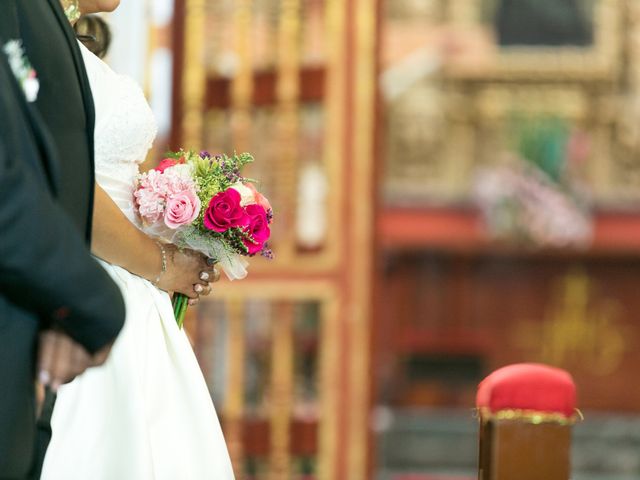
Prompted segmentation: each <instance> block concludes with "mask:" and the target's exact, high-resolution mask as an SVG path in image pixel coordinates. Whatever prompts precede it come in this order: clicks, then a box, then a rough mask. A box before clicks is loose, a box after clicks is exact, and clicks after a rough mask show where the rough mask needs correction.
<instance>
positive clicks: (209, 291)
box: [200, 284, 211, 297]
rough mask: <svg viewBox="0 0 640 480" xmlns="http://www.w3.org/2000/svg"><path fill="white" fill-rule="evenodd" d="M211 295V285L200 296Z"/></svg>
mask: <svg viewBox="0 0 640 480" xmlns="http://www.w3.org/2000/svg"><path fill="white" fill-rule="evenodd" d="M210 293H211V285H209V284H208V285H207V286H205V287H204V288H203V290H202V292H200V296H201V297H206V296H207V295H209V294H210Z"/></svg>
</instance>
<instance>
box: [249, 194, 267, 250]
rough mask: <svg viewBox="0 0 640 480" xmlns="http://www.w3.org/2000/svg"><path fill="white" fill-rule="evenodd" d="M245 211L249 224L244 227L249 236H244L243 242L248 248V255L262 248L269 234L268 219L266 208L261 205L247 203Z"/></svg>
mask: <svg viewBox="0 0 640 480" xmlns="http://www.w3.org/2000/svg"><path fill="white" fill-rule="evenodd" d="M245 211H246V212H247V216H248V217H249V224H248V225H247V227H246V229H245V231H246V232H247V233H248V235H249V238H245V239H244V240H243V242H244V244H245V246H246V247H247V249H248V250H249V255H254V254H256V253H258V252H259V251H260V250H262V249H263V248H264V244H265V243H266V242H267V240H269V237H270V236H271V230H270V229H269V220H268V217H267V212H266V210H265V209H264V207H263V206H261V205H257V204H254V205H248V206H247V207H246V208H245Z"/></svg>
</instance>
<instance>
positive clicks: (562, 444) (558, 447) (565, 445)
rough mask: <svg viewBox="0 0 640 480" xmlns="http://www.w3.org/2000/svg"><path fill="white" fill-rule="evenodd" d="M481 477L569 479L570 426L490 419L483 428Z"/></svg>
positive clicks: (484, 479) (486, 479)
mask: <svg viewBox="0 0 640 480" xmlns="http://www.w3.org/2000/svg"><path fill="white" fill-rule="evenodd" d="M482 433H483V436H482V438H481V440H480V441H481V443H483V444H485V443H488V445H483V447H484V448H483V454H484V455H483V456H481V465H480V479H481V480H515V479H518V480H541V479H543V478H544V480H567V479H568V478H569V476H570V470H571V469H570V460H569V459H570V448H571V427H567V426H561V425H556V424H552V423H549V424H541V425H532V424H527V423H523V422H517V421H499V422H491V423H490V424H489V425H487V428H483V431H482Z"/></svg>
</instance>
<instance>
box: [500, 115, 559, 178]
mask: <svg viewBox="0 0 640 480" xmlns="http://www.w3.org/2000/svg"><path fill="white" fill-rule="evenodd" d="M511 125H512V129H511V130H512V132H511V138H512V139H513V142H514V145H513V150H514V151H515V152H517V153H518V155H519V156H520V157H521V158H522V159H523V160H524V161H526V162H527V163H529V164H531V165H532V166H534V167H537V168H538V169H539V170H541V171H542V172H544V173H545V174H546V175H547V177H548V178H549V179H550V180H552V181H553V182H555V183H557V184H560V185H563V184H564V183H565V179H564V177H565V173H566V170H567V145H568V143H569V138H570V136H571V131H570V128H569V125H568V124H567V122H566V121H565V120H562V119H560V118H557V117H550V116H540V117H523V116H515V117H514V119H513V122H511Z"/></svg>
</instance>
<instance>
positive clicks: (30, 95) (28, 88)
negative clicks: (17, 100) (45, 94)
mask: <svg viewBox="0 0 640 480" xmlns="http://www.w3.org/2000/svg"><path fill="white" fill-rule="evenodd" d="M22 89H23V90H24V96H25V97H27V102H35V101H36V99H37V98H38V91H39V90H40V82H38V79H37V78H35V77H32V78H26V79H25V80H24V81H23V82H22Z"/></svg>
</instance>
